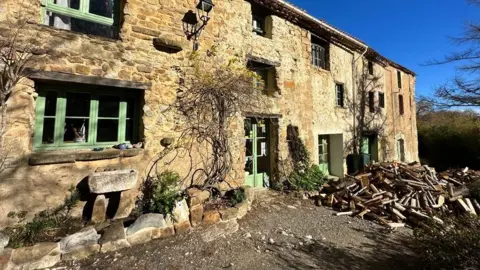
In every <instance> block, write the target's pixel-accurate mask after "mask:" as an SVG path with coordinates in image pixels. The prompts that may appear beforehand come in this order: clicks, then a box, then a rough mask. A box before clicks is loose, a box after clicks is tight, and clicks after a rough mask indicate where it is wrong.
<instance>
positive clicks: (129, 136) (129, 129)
mask: <svg viewBox="0 0 480 270" xmlns="http://www.w3.org/2000/svg"><path fill="white" fill-rule="evenodd" d="M125 126H126V129H125V141H127V142H130V143H137V142H134V141H133V120H127V123H126V125H125Z"/></svg>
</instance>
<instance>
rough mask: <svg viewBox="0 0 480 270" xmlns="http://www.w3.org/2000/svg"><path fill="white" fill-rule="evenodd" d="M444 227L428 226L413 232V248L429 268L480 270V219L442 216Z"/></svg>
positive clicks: (470, 216) (469, 216)
mask: <svg viewBox="0 0 480 270" xmlns="http://www.w3.org/2000/svg"><path fill="white" fill-rule="evenodd" d="M442 219H443V220H444V221H445V224H444V225H443V226H440V225H438V224H429V226H428V227H427V228H417V229H415V230H414V236H415V241H414V246H413V248H414V249H415V251H416V253H417V254H418V255H419V259H420V260H421V262H422V264H423V265H426V266H428V268H429V269H480V252H478V251H479V250H480V219H479V218H478V217H476V216H472V215H465V216H460V217H442Z"/></svg>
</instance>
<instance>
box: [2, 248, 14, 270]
mask: <svg viewBox="0 0 480 270" xmlns="http://www.w3.org/2000/svg"><path fill="white" fill-rule="evenodd" d="M12 253H13V249H11V248H7V249H4V250H0V270H6V269H8V263H9V262H10V258H11V257H12Z"/></svg>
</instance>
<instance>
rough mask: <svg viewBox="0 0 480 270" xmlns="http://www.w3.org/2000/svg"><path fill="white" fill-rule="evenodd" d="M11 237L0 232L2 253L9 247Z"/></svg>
mask: <svg viewBox="0 0 480 270" xmlns="http://www.w3.org/2000/svg"><path fill="white" fill-rule="evenodd" d="M8 241H10V237H9V236H8V235H6V234H4V233H2V232H0V251H1V250H2V249H4V248H5V247H6V246H7V245H8Z"/></svg>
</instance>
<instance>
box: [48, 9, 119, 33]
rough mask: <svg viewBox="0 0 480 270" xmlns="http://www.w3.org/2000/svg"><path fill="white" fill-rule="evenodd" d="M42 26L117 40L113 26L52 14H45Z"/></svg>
mask: <svg viewBox="0 0 480 270" xmlns="http://www.w3.org/2000/svg"><path fill="white" fill-rule="evenodd" d="M44 24H46V25H48V26H52V27H55V28H57V29H63V30H69V31H73V32H78V33H83V34H88V35H95V36H101V37H106V38H117V37H118V31H117V30H116V27H115V26H113V25H112V26H108V25H104V24H100V23H94V22H89V21H85V20H82V19H77V18H72V17H69V16H64V15H60V14H57V13H54V12H46V16H45V21H44Z"/></svg>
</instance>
